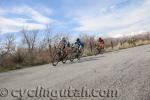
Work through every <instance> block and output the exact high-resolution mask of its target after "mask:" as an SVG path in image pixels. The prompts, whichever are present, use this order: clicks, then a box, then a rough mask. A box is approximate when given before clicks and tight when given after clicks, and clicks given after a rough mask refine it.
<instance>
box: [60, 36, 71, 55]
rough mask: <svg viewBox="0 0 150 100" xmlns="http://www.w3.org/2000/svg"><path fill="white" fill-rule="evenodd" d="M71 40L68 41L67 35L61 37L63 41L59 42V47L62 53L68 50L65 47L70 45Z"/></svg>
mask: <svg viewBox="0 0 150 100" xmlns="http://www.w3.org/2000/svg"><path fill="white" fill-rule="evenodd" d="M68 45H69V42H68V41H67V39H66V38H65V37H63V38H62V39H61V41H60V42H59V47H60V48H61V53H62V54H63V55H64V54H66V53H67V52H66V51H65V48H66V47H68Z"/></svg>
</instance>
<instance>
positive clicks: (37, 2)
mask: <svg viewBox="0 0 150 100" xmlns="http://www.w3.org/2000/svg"><path fill="white" fill-rule="evenodd" d="M46 24H51V25H52V28H53V30H54V31H55V32H66V33H70V34H80V33H89V34H96V35H102V36H113V37H118V36H122V35H127V34H136V33H140V32H143V31H150V0H0V31H1V33H0V34H6V33H9V32H11V33H13V32H19V31H20V30H21V29H22V27H24V26H26V27H28V29H41V30H43V29H45V26H46Z"/></svg>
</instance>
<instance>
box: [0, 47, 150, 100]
mask: <svg viewBox="0 0 150 100" xmlns="http://www.w3.org/2000/svg"><path fill="white" fill-rule="evenodd" d="M37 87H43V88H46V89H47V88H49V89H54V90H55V89H56V90H61V89H68V88H69V87H70V88H72V89H76V90H81V89H83V87H86V89H89V90H91V91H92V90H93V89H95V90H96V89H97V90H98V89H99V90H101V92H102V94H101V95H100V92H99V95H98V94H92V95H90V96H89V97H81V96H75V97H58V98H57V97H56V98H55V97H54V96H53V97H51V98H50V97H44V96H41V97H40V96H37V97H35V96H34V97H30V96H31V95H30V96H29V95H25V96H23V97H22V98H21V97H20V95H19V94H17V93H19V92H17V91H15V90H19V89H22V90H23V89H29V90H30V89H36V88H37ZM4 88H5V89H7V90H8V91H4V90H2V89H4ZM12 90H14V91H15V92H14V94H13V93H12ZM109 90H111V91H115V92H114V93H115V95H114V96H108V95H107V96H106V95H105V94H106V93H105V92H108V91H109ZM104 91H105V92H104ZM6 92H7V94H8V95H7V97H2V96H3V95H5V93H6ZM90 93H94V92H90ZM95 93H98V92H95ZM104 93H105V94H104ZM12 95H13V96H12ZM14 96H16V97H14ZM32 96H33V95H32ZM94 96H97V97H94ZM51 99H55V100H62V99H63V100H150V45H145V46H139V47H135V48H129V49H124V50H120V51H115V52H110V53H106V54H103V55H98V56H91V57H85V58H82V59H81V61H75V62H74V63H70V62H69V61H68V62H67V64H61V63H60V64H59V65H58V66H56V67H53V66H51V65H50V64H47V65H42V66H37V67H32V68H25V69H21V70H16V71H10V72H5V73H0V100H51Z"/></svg>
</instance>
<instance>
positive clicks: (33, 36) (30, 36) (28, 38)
mask: <svg viewBox="0 0 150 100" xmlns="http://www.w3.org/2000/svg"><path fill="white" fill-rule="evenodd" d="M21 33H22V36H23V43H24V44H26V45H27V47H28V52H29V53H30V54H32V53H33V50H34V49H35V47H36V42H37V36H38V33H39V31H38V30H27V29H24V28H23V29H22V31H21Z"/></svg>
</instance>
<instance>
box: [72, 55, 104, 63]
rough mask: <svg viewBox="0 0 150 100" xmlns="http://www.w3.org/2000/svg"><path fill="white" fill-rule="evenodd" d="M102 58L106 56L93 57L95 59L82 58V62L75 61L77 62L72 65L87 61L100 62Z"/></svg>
mask: <svg viewBox="0 0 150 100" xmlns="http://www.w3.org/2000/svg"><path fill="white" fill-rule="evenodd" d="M102 57H105V56H93V57H89V58H84V57H83V58H81V59H80V61H75V62H72V63H76V62H78V63H82V62H86V61H94V60H99V58H102Z"/></svg>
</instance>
